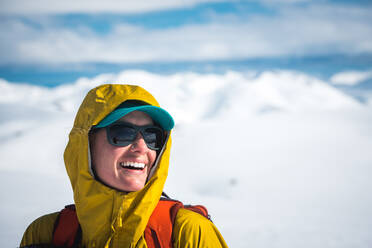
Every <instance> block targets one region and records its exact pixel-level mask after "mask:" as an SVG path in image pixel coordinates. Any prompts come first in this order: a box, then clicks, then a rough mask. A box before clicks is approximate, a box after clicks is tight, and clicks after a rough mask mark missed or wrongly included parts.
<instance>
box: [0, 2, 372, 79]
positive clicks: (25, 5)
mask: <svg viewBox="0 0 372 248" xmlns="http://www.w3.org/2000/svg"><path fill="white" fill-rule="evenodd" d="M371 13H372V4H371V2H370V1H333V0H315V1H307V0H279V1H270V0H262V1H258V0H257V1H255V0H246V1H243V0H241V1H238V0H237V1H223V0H215V1H214V0H190V1H181V0H177V1H170V0H162V1H156V2H155V1H154V2H151V3H149V2H148V1H136V2H133V1H114V0H111V1H105V2H102V1H98V0H96V1H89V2H87V1H72V0H71V1H63V2H61V1H45V0H36V1H32V2H30V1H26V0H15V1H10V0H1V1H0V19H1V22H0V23H1V24H0V52H1V54H2V56H1V57H0V77H2V78H4V79H7V80H10V81H14V82H26V83H34V84H42V85H46V86H55V85H58V84H62V83H71V82H74V81H75V80H76V79H78V78H79V77H80V76H88V77H91V76H96V75H97V74H99V73H110V72H119V71H121V70H124V69H128V68H129V69H133V68H140V69H145V70H150V71H154V72H159V73H167V72H175V71H181V70H183V71H185V70H192V71H195V70H197V71H201V72H208V71H213V72H216V71H217V72H221V71H226V70H229V69H233V70H234V69H243V70H247V69H249V68H254V69H267V68H269V69H272V68H274V69H276V68H287V69H288V68H289V69H293V68H295V69H300V70H303V71H306V72H309V73H312V74H315V73H318V74H319V76H324V75H326V76H328V77H330V76H331V75H332V74H333V73H336V72H340V71H342V70H343V69H345V68H346V67H347V68H350V69H354V70H362V71H363V72H365V71H368V70H370V69H371V67H372V56H371V54H372V26H371V25H370V23H372V14H371ZM37 79H39V82H37ZM40 80H41V81H40Z"/></svg>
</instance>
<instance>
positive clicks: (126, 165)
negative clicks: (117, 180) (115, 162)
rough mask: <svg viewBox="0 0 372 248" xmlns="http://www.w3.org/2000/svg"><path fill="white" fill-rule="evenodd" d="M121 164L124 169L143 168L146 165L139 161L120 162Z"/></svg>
mask: <svg viewBox="0 0 372 248" xmlns="http://www.w3.org/2000/svg"><path fill="white" fill-rule="evenodd" d="M119 166H120V167H122V168H124V169H130V170H143V169H144V168H145V166H146V165H145V164H144V163H137V162H120V163H119Z"/></svg>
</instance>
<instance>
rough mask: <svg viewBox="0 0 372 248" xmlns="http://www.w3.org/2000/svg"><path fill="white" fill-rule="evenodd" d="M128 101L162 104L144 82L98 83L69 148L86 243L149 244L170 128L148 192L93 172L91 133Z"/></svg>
mask: <svg viewBox="0 0 372 248" xmlns="http://www.w3.org/2000/svg"><path fill="white" fill-rule="evenodd" d="M126 100H140V101H144V102H147V103H148V104H150V105H153V106H158V107H159V104H158V102H157V101H156V99H155V98H154V97H153V96H152V95H151V94H150V93H149V92H147V91H146V90H144V89H143V88H141V87H139V86H132V85H118V84H115V85H111V84H106V85H101V86H98V87H96V88H94V89H92V90H91V91H89V92H88V94H87V96H86V97H85V99H84V100H83V102H82V104H81V106H80V108H79V110H78V113H77V115H76V118H75V122H74V125H73V128H72V130H71V132H70V135H69V142H68V144H67V147H66V149H65V153H64V160H65V165H66V170H67V173H68V176H69V177H70V181H71V185H72V189H73V192H74V201H75V205H76V212H77V216H78V219H79V222H80V225H81V228H82V232H83V245H84V246H86V247H147V245H146V244H145V241H144V237H143V232H144V230H145V228H146V225H147V222H148V220H149V218H150V216H151V214H152V212H153V210H154V209H155V207H156V205H157V203H158V201H159V199H160V197H161V193H162V191H163V187H164V183H165V180H166V177H167V174H168V166H169V155H170V146H171V138H170V132H169V133H168V139H167V141H166V142H165V144H164V146H163V149H162V151H161V153H160V154H159V155H158V157H157V160H156V162H155V166H154V170H153V171H152V172H151V173H152V176H151V178H150V179H149V180H148V182H147V183H146V184H145V187H144V188H143V189H142V190H140V191H137V192H130V193H125V192H120V191H118V190H115V189H112V188H110V187H107V186H105V185H104V184H102V183H100V182H99V181H97V180H95V179H94V176H93V174H92V173H91V170H90V152H89V137H88V134H89V131H90V129H91V127H92V126H94V125H97V124H98V123H99V122H100V121H101V120H102V119H103V118H104V117H105V116H106V115H108V114H109V113H111V112H112V111H113V110H114V109H115V108H116V107H117V106H119V105H120V104H121V103H122V102H124V101H126Z"/></svg>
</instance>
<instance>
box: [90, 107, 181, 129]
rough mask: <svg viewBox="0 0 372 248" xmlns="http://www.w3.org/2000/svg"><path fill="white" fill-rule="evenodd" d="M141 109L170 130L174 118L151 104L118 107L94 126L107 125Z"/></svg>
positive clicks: (162, 126)
mask: <svg viewBox="0 0 372 248" xmlns="http://www.w3.org/2000/svg"><path fill="white" fill-rule="evenodd" d="M136 110H137V111H142V112H144V113H146V114H148V115H149V116H150V117H151V118H152V120H153V121H154V122H156V123H157V124H159V125H160V127H161V128H163V129H164V130H166V131H169V130H171V129H172V128H173V127H174V120H173V118H172V116H171V115H170V114H169V113H168V112H167V111H166V110H164V109H162V108H160V107H156V106H152V105H143V106H135V107H129V108H118V109H115V110H114V111H112V112H111V113H110V114H109V115H107V116H106V117H105V118H104V119H103V120H102V121H101V122H100V123H98V125H97V126H95V127H96V128H102V127H107V126H108V125H110V124H112V123H114V122H115V121H117V120H119V119H120V118H122V117H123V116H125V115H127V114H129V113H130V112H133V111H136Z"/></svg>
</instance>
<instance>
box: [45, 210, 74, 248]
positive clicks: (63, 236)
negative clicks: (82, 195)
mask: <svg viewBox="0 0 372 248" xmlns="http://www.w3.org/2000/svg"><path fill="white" fill-rule="evenodd" d="M80 239H81V228H80V224H79V220H78V218H77V215H76V210H75V205H68V206H66V207H65V208H64V209H62V211H61V212H60V213H59V215H58V218H57V220H56V222H55V223H54V231H53V241H52V244H53V245H54V246H56V247H66V248H72V247H77V245H78V243H79V242H80Z"/></svg>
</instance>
